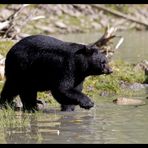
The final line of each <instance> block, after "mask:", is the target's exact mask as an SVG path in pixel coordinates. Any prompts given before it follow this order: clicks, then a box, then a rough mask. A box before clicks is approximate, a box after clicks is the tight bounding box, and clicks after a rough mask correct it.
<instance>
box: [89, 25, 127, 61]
mask: <svg viewBox="0 0 148 148" xmlns="http://www.w3.org/2000/svg"><path fill="white" fill-rule="evenodd" d="M116 31H117V28H114V27H111V28H109V27H106V28H105V32H104V34H103V35H102V37H101V38H100V39H99V40H97V41H96V42H94V43H91V44H90V46H96V47H98V49H99V50H100V51H101V53H103V54H105V55H106V57H107V58H109V59H110V58H111V57H112V56H113V54H114V52H115V51H116V50H117V49H119V46H120V45H121V44H122V42H123V40H124V38H123V37H121V36H117V35H115V33H116ZM115 37H119V38H120V40H119V41H118V43H117V44H116V46H115V47H112V46H111V44H112V42H111V40H112V39H113V38H115Z"/></svg>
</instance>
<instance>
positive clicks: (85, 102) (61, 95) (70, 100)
mask: <svg viewBox="0 0 148 148" xmlns="http://www.w3.org/2000/svg"><path fill="white" fill-rule="evenodd" d="M52 95H53V97H54V98H55V99H56V100H57V101H58V102H59V103H60V104H64V105H79V106H80V107H81V108H84V109H90V108H91V107H93V106H94V103H93V102H92V101H91V100H90V98H89V97H87V96H86V95H85V94H83V93H82V92H79V91H77V90H75V89H69V90H66V89H63V88H61V89H58V90H52Z"/></svg>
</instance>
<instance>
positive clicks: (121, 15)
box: [91, 4, 148, 28]
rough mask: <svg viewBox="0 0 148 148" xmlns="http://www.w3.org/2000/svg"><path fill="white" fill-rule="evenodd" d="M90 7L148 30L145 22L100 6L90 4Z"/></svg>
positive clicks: (147, 24)
mask: <svg viewBox="0 0 148 148" xmlns="http://www.w3.org/2000/svg"><path fill="white" fill-rule="evenodd" d="M91 6H92V7H94V8H96V9H99V10H103V11H106V12H108V13H111V14H113V15H116V16H118V17H122V18H124V19H127V20H129V21H132V22H135V23H137V24H140V25H143V26H145V27H146V28H148V23H147V22H143V21H140V20H137V19H136V18H135V17H132V16H130V15H126V14H124V13H122V12H119V11H117V10H112V9H109V8H106V7H104V6H102V5H99V4H91Z"/></svg>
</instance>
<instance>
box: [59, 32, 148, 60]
mask: <svg viewBox="0 0 148 148" xmlns="http://www.w3.org/2000/svg"><path fill="white" fill-rule="evenodd" d="M101 35H102V34H101V33H92V34H90V33H89V34H85V35H84V34H76V35H74V34H68V35H57V36H56V37H58V38H60V39H62V40H65V41H72V42H79V43H86V44H89V43H93V42H95V41H96V40H97V39H99V38H100V36H101ZM117 35H121V36H123V37H124V41H123V43H122V44H121V46H120V47H119V50H117V52H116V53H115V55H114V57H113V59H117V60H124V61H127V62H131V63H137V62H140V61H142V60H145V59H146V60H148V41H147V39H148V31H139V32H135V31H128V32H118V33H117ZM117 41H118V40H117V39H114V40H113V43H117Z"/></svg>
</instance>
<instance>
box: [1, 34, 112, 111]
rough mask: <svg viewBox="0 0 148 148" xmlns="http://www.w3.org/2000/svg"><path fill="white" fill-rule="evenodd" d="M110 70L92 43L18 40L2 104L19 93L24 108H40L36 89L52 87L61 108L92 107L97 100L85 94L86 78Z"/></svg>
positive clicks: (35, 38) (46, 38) (41, 37)
mask: <svg viewBox="0 0 148 148" xmlns="http://www.w3.org/2000/svg"><path fill="white" fill-rule="evenodd" d="M110 73H112V69H111V68H110V67H109V66H108V61H107V59H106V57H105V55H103V54H101V53H100V52H99V50H98V48H96V47H95V46H93V45H83V44H79V43H72V42H64V41H61V40H59V39H56V38H54V37H50V36H45V35H32V36H29V37H26V38H24V39H22V40H20V41H19V42H18V43H16V44H15V45H14V46H13V47H12V48H11V49H10V50H9V52H8V53H7V55H6V60H5V77H6V80H5V84H4V86H3V89H2V92H1V98H0V104H1V106H5V105H6V103H8V104H11V102H12V100H13V98H14V97H16V96H17V95H19V96H20V98H21V101H22V104H23V109H24V110H29V111H30V110H31V111H32V110H37V92H38V91H48V90H50V91H51V93H52V95H53V97H54V98H55V99H56V100H57V102H59V103H60V104H61V110H62V111H73V110H74V109H75V106H76V105H79V106H80V107H81V108H84V109H90V108H91V107H93V105H94V103H93V102H92V101H91V100H90V98H89V97H88V96H86V95H85V94H83V93H82V85H83V81H84V79H85V78H86V77H87V76H90V75H101V74H110Z"/></svg>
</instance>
